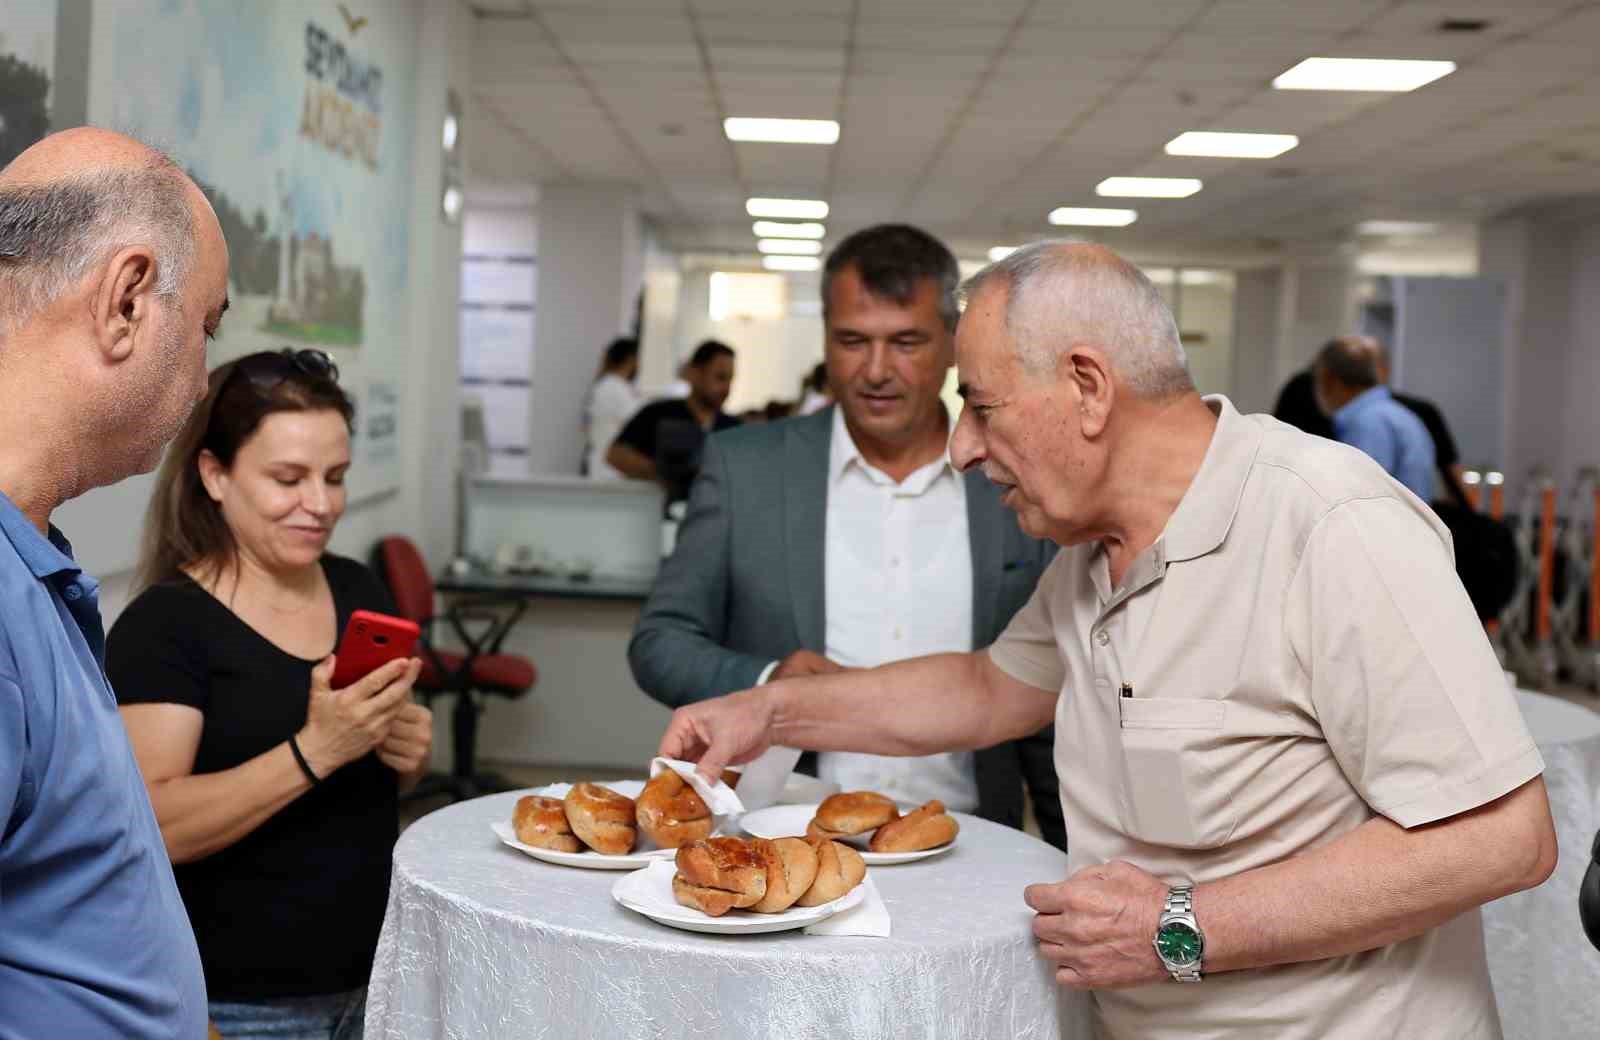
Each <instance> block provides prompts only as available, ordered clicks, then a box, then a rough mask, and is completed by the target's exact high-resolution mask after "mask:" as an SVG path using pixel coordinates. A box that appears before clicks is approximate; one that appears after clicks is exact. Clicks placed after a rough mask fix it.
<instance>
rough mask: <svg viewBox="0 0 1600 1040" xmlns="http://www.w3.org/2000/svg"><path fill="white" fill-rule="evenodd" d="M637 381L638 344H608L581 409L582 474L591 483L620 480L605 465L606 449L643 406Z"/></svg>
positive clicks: (621, 340)
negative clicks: (640, 406)
mask: <svg viewBox="0 0 1600 1040" xmlns="http://www.w3.org/2000/svg"><path fill="white" fill-rule="evenodd" d="M638 378H639V341H638V340H636V339H632V338H628V337H621V338H618V339H614V340H612V341H611V344H610V345H609V346H607V347H606V352H605V356H604V357H602V358H601V359H600V371H599V373H598V374H597V375H596V376H595V380H594V385H593V386H591V387H590V388H589V400H588V401H587V402H585V404H584V407H583V421H584V434H585V446H584V452H583V458H584V470H583V471H584V472H585V473H587V474H588V475H589V477H590V479H592V480H621V479H623V476H622V474H621V473H619V472H617V471H616V470H615V469H613V468H612V467H611V466H609V465H607V464H606V449H607V448H609V447H611V442H612V441H614V440H616V438H617V434H618V433H620V432H621V430H622V427H623V425H624V424H625V423H626V422H627V421H628V420H629V419H631V418H633V413H634V412H636V411H638V410H639V405H640V404H642V403H643V402H642V401H641V400H640V398H639V389H638V387H636V386H635V385H634V380H636V379H638Z"/></svg>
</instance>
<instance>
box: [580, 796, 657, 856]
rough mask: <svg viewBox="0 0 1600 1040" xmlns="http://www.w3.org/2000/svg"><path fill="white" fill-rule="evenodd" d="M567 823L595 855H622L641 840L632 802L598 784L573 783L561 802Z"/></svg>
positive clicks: (631, 849)
mask: <svg viewBox="0 0 1600 1040" xmlns="http://www.w3.org/2000/svg"><path fill="white" fill-rule="evenodd" d="M562 807H563V808H564V809H566V812H567V822H568V823H569V824H571V825H572V833H574V834H576V835H577V836H578V840H579V841H581V842H583V843H584V844H585V845H587V846H589V847H590V848H591V849H593V850H595V851H596V852H603V853H605V854H606V855H608V856H622V855H626V854H627V853H629V852H632V851H633V843H634V842H635V841H637V840H638V838H639V831H638V829H637V828H636V827H635V826H634V809H633V799H632V798H625V797H623V796H622V795H620V794H618V793H617V792H615V791H613V790H611V789H610V788H608V787H601V786H600V785H599V784H573V785H572V790H570V791H568V792H567V797H566V798H564V799H563V800H562Z"/></svg>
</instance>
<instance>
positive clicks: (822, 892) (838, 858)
mask: <svg viewBox="0 0 1600 1040" xmlns="http://www.w3.org/2000/svg"><path fill="white" fill-rule="evenodd" d="M807 843H808V844H810V846H811V847H812V848H814V849H816V850H817V877H816V880H814V881H812V882H811V887H810V888H808V889H806V891H805V894H804V895H802V896H801V897H800V898H799V899H797V900H795V905H796V906H821V905H822V904H823V903H831V902H833V901H834V900H835V899H838V898H839V897H840V896H842V895H844V894H845V893H847V892H849V891H850V890H851V889H852V888H855V887H856V886H857V885H859V884H861V879H862V878H864V877H866V876H867V862H866V860H864V859H862V858H861V853H859V852H857V851H856V850H855V849H852V848H851V847H850V846H848V845H843V844H840V843H839V842H837V841H826V840H823V839H820V838H817V839H810V838H808V839H807Z"/></svg>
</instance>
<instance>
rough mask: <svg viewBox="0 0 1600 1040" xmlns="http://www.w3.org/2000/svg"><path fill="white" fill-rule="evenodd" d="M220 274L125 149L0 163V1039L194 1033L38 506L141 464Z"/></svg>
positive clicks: (49, 147) (181, 182) (175, 906)
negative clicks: (0, 168) (4, 165)
mask: <svg viewBox="0 0 1600 1040" xmlns="http://www.w3.org/2000/svg"><path fill="white" fill-rule="evenodd" d="M227 276H228V254H227V246H226V245H225V244H224V242H223V239H222V231H221V228H220V227H218V225H217V221H216V217H215V216H214V215H213V213H212V212H211V208H210V206H209V205H208V204H207V203H206V200H205V196H204V195H202V194H201V193H200V191H199V189H197V188H196V187H195V186H194V184H193V183H192V182H191V181H190V180H189V179H188V178H187V177H185V176H184V175H183V172H182V171H181V170H179V169H178V168H177V167H176V166H175V165H173V164H172V162H171V161H170V160H168V159H166V158H165V157H164V156H162V155H160V154H159V153H156V152H154V151H152V150H150V149H148V148H146V147H145V146H143V145H141V144H139V143H138V142H136V141H133V140H130V139H129V138H126V137H123V136H121V135H118V134H112V133H108V132H106V131H101V130H91V129H78V130H69V131H64V132H62V133H59V134H56V135H54V136H52V137H48V138H46V139H45V140H43V141H41V142H39V143H38V144H36V145H34V146H33V147H32V148H30V149H29V150H28V151H26V152H23V153H22V155H20V156H18V157H17V159H16V160H15V161H13V162H12V163H11V164H10V165H9V166H7V167H6V168H5V169H4V170H0V402H4V405H3V406H0V1040H80V1038H81V1040H97V1038H100V1037H108V1038H109V1037H117V1038H138V1040H144V1038H150V1040H201V1038H203V1037H204V1036H205V1035H206V993H205V980H204V978H203V977H202V976H201V971H200V958H199V954H198V952H197V951H196V949H195V943H194V935H193V932H192V931H191V930H190V928H189V921H188V918H187V916H186V915H185V913H184V908H183V903H182V901H181V900H180V899H179V896H178V889H177V885H176V884H175V883H174V881H173V877H172V866H171V864H170V863H169V862H168V860H167V854H166V849H165V847H164V846H163V844H162V840H161V833H160V831H159V829H158V828H157V826H156V821H155V814H154V813H153V812H152V811H151V809H150V802H149V799H148V797H147V796H146V794H145V788H144V784H143V782H142V781H141V779H140V776H139V769H138V766H137V765H136V763H135V762H134V758H133V753H132V751H131V750H130V749H129V746H128V739H127V735H126V734H125V733H124V731H123V728H122V723H121V720H120V718H119V716H118V714H117V702H116V699H115V698H114V697H113V696H112V693H111V689H110V686H109V685H108V684H107V682H106V677H105V670H104V667H103V659H104V651H105V635H104V631H103V629H102V626H101V621H100V610H99V602H98V588H99V586H98V584H97V583H96V582H95V580H94V579H93V578H91V577H89V576H88V575H86V574H84V573H83V571H82V570H81V569H80V568H79V567H78V565H77V564H76V563H75V562H74V561H73V558H72V549H71V546H70V545H68V543H67V540H66V539H65V538H64V537H62V535H61V533H60V532H59V531H57V530H56V529H55V528H54V527H53V526H51V524H50V514H51V513H52V512H53V511H54V510H55V508H56V507H57V506H59V505H60V504H61V503H63V502H65V501H67V500H68V499H70V498H73V497H75V496H77V495H80V494H82V493H83V492H85V491H88V490H89V489H91V488H95V487H100V486H103V485H106V484H112V483H115V482H116V481H119V480H121V479H123V478H124V477H127V476H130V475H132V474H134V473H141V472H148V471H149V470H151V469H153V468H155V464H156V462H157V461H158V460H159V459H160V456H161V450H162V447H163V446H164V445H165V444H166V442H167V441H169V440H170V439H171V438H172V437H173V436H174V435H175V434H176V433H177V432H178V430H179V429H180V428H181V427H182V425H183V422H184V420H185V418H186V417H187V416H188V414H189V412H190V410H191V409H192V408H193V407H194V405H195V404H196V403H197V402H198V401H199V400H200V398H201V396H202V395H203V393H204V391H205V387H206V358H205V340H206V337H207V336H208V335H210V334H213V333H215V331H216V325H217V323H218V322H219V321H220V320H221V317H222V311H223V309H224V308H225V307H226V306H227V289H228V282H227ZM129 522H130V523H131V522H134V521H133V518H131V517H130V518H129Z"/></svg>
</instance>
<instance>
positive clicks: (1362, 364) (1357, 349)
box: [1312, 336, 1434, 502]
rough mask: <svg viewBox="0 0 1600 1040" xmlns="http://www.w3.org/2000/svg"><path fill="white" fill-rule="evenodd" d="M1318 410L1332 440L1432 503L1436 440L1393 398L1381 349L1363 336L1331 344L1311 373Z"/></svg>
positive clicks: (1413, 415)
mask: <svg viewBox="0 0 1600 1040" xmlns="http://www.w3.org/2000/svg"><path fill="white" fill-rule="evenodd" d="M1312 372H1313V380H1314V385H1315V387H1316V394H1317V406H1318V407H1320V408H1321V409H1322V411H1323V413H1324V414H1326V415H1327V416H1328V417H1329V418H1331V419H1332V420H1333V435H1334V437H1335V438H1336V439H1338V440H1340V441H1343V442H1344V443H1345V444H1348V445H1350V446H1351V447H1353V448H1360V449H1361V450H1362V451H1364V452H1366V453H1367V454H1368V455H1370V456H1372V458H1373V459H1375V460H1376V461H1377V463H1378V465H1380V466H1382V467H1383V468H1384V470H1385V471H1387V472H1388V474H1389V475H1390V476H1391V477H1393V478H1394V479H1396V480H1398V481H1399V482H1400V483H1402V484H1404V485H1405V486H1406V487H1407V488H1409V489H1410V491H1411V493H1412V494H1414V495H1416V496H1417V497H1418V498H1420V499H1422V500H1423V501H1424V502H1431V501H1432V500H1433V463H1434V454H1433V437H1432V436H1430V435H1429V433H1428V428H1427V427H1426V426H1424V425H1423V424H1422V420H1421V419H1418V418H1417V416H1416V413H1415V412H1413V411H1411V409H1409V408H1407V407H1406V406H1405V405H1403V404H1401V403H1400V402H1399V401H1396V400H1395V399H1394V395H1393V394H1391V393H1390V392H1389V388H1388V387H1386V386H1384V385H1383V383H1382V381H1381V379H1380V378H1379V376H1380V375H1381V372H1380V370H1379V367H1378V345H1377V344H1376V343H1375V342H1373V341H1372V340H1369V339H1366V338H1364V337H1360V336H1344V337H1341V338H1339V339H1335V340H1331V341H1329V343H1328V344H1327V345H1326V346H1324V347H1323V348H1322V352H1321V353H1320V354H1318V355H1317V361H1316V364H1315V366H1313V368H1312Z"/></svg>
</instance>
